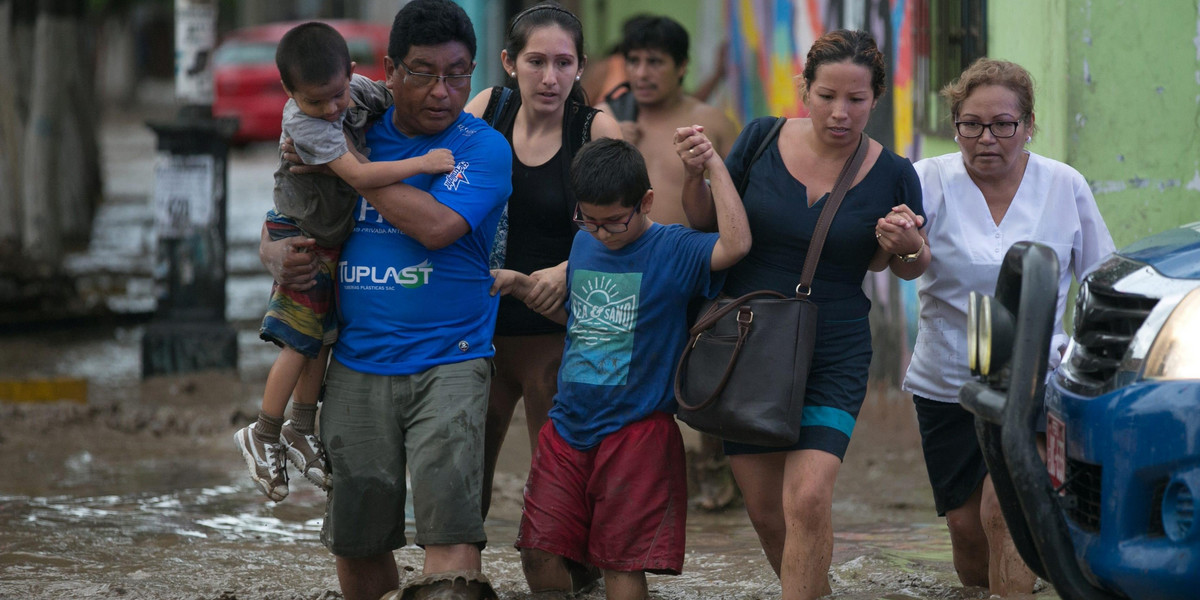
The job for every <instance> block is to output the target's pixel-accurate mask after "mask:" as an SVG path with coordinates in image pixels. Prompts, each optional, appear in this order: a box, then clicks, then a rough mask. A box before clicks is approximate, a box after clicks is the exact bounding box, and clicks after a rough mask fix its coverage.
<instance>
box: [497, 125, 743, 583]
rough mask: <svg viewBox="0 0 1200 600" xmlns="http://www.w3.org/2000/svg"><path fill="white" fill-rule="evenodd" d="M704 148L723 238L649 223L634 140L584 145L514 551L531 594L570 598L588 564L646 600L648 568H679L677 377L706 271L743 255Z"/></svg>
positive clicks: (505, 288) (508, 280)
mask: <svg viewBox="0 0 1200 600" xmlns="http://www.w3.org/2000/svg"><path fill="white" fill-rule="evenodd" d="M677 142H678V140H677ZM703 147H704V148H706V150H705V152H707V153H708V156H707V157H706V162H705V166H706V167H707V168H708V170H709V172H710V177H711V180H712V183H711V186H712V189H713V195H714V197H715V206H716V210H717V226H718V232H717V233H701V232H698V231H694V230H691V229H688V228H685V227H682V226H680V225H659V224H657V223H654V222H653V221H651V220H650V216H649V213H650V209H651V207H652V205H653V204H654V192H653V191H652V190H651V189H650V180H649V177H648V176H647V174H646V163H645V161H644V160H643V159H642V155H641V154H640V153H639V152H638V150H637V148H635V147H633V146H632V145H630V144H629V143H628V142H624V141H620V140H612V139H600V140H595V141H592V142H590V143H588V144H586V145H585V146H583V148H582V149H580V151H579V153H578V154H577V155H576V156H575V159H574V161H573V164H572V168H571V187H572V189H573V191H574V194H575V199H576V200H577V201H578V204H577V205H576V208H575V217H574V218H575V223H576V224H577V225H578V226H579V228H580V229H581V230H582V232H580V233H577V234H576V236H575V240H574V243H573V245H572V246H571V254H570V258H569V260H568V262H567V265H568V266H567V284H568V285H567V287H568V289H567V298H565V303H564V304H563V306H562V307H560V308H558V309H557V310H556V311H554V313H551V314H547V315H546V316H547V317H550V318H553V319H557V320H558V321H559V322H564V323H566V325H567V340H566V347H565V349H564V351H563V359H562V366H561V368H560V369H559V374H558V393H557V395H555V397H554V405H553V407H552V408H551V409H550V421H549V422H548V423H547V424H546V425H545V426H544V427H543V428H542V430H541V432H540V434H539V437H538V445H537V451H536V452H535V454H534V457H533V463H532V466H531V468H530V473H529V480H528V482H527V484H526V486H525V506H524V509H523V511H522V514H521V526H520V532H519V534H518V537H517V542H516V546H517V548H519V549H520V550H521V562H522V566H523V568H524V571H525V578H526V580H527V581H528V582H529V587H530V588H531V590H532V591H534V592H543V591H561V592H574V591H578V589H579V588H580V587H581V586H582V584H583V583H586V582H585V581H583V579H584V573H585V572H586V570H587V569H586V568H584V567H583V566H582V565H594V566H595V567H597V568H599V569H600V570H601V572H602V573H603V575H604V584H605V591H606V594H607V597H608V598H609V599H635V598H636V599H641V598H645V597H646V594H647V587H646V573H647V572H650V573H667V574H678V573H679V572H680V571H681V570H682V568H683V550H684V520H685V518H686V516H687V481H686V476H685V472H684V451H683V439H682V437H681V436H680V433H679V426H678V425H677V424H676V423H675V419H674V418H673V417H672V414H673V413H674V412H675V406H676V405H675V398H674V395H673V391H672V385H671V380H672V376H673V374H674V370H675V363H676V362H677V361H678V359H679V356H680V354H681V353H682V352H683V345H684V343H685V341H686V340H687V336H688V333H687V329H688V324H687V316H686V315H687V306H688V301H689V300H691V299H692V298H693V297H694V296H697V295H704V296H706V297H710V298H711V297H714V296H716V294H717V292H718V291H719V290H720V289H721V284H722V283H723V280H724V277H723V275H720V274H716V273H714V272H715V271H721V270H723V269H726V268H728V267H730V266H732V265H733V264H734V263H736V262H737V261H738V260H739V259H741V258H742V257H743V256H745V254H746V253H747V252H748V251H749V250H750V233H749V226H748V225H747V223H746V213H745V211H744V210H743V208H742V204H741V201H740V200H739V199H738V196H737V192H736V191H735V189H734V186H733V183H732V181H730V178H729V173H728V172H727V171H726V170H725V165H724V163H723V162H722V161H721V158H720V157H719V156H717V155H716V153H715V152H713V151H712V149H711V144H709V143H708V142H707V141H705V142H704V146H703ZM698 152H699V151H698ZM494 275H495V278H496V283H495V284H494V287H493V290H494V291H495V292H499V293H511V294H513V295H514V296H516V297H517V298H519V299H524V297H525V295H526V294H527V293H529V292H530V291H531V289H532V286H533V282H532V281H531V280H530V279H529V278H528V276H526V275H522V274H520V273H516V272H513V271H506V270H497V271H494Z"/></svg>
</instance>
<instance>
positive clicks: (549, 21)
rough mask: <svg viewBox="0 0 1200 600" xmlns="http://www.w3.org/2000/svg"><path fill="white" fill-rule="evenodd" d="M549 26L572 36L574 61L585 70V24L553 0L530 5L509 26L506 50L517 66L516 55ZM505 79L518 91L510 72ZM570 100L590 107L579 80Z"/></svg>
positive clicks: (572, 87) (568, 97)
mask: <svg viewBox="0 0 1200 600" xmlns="http://www.w3.org/2000/svg"><path fill="white" fill-rule="evenodd" d="M550 25H557V26H559V27H561V28H562V29H563V31H565V32H567V34H568V35H570V36H571V40H572V41H574V42H575V61H576V63H577V64H578V65H579V68H581V69H582V68H583V62H584V55H583V24H582V23H580V22H579V17H576V16H575V14H574V13H572V12H571V11H569V10H567V9H565V8H563V7H562V6H561V5H559V3H557V2H553V1H547V2H542V3H541V4H536V5H534V6H531V7H529V8H527V9H525V10H523V11H521V12H520V13H518V14H517V16H515V17H513V20H512V23H511V24H509V26H508V37H507V38H506V39H505V40H504V49H505V50H507V51H508V56H509V57H510V58H511V59H512V61H513V62H514V63H515V62H516V61H517V55H518V54H520V53H521V51H522V50H524V49H525V45H526V44H528V43H529V37H530V36H531V35H533V32H534V30H536V29H540V28H542V27H547V26H550ZM505 77H507V78H508V85H509V87H512V88H513V89H516V87H517V81H516V79H515V78H513V77H511V76H509V75H508V74H507V73H505ZM567 99H568V100H574V101H575V102H578V103H579V104H582V105H584V106H587V105H588V104H589V102H588V99H587V93H585V92H584V91H583V85H582V84H580V82H579V81H578V80H576V81H575V82H574V84H572V85H571V92H570V94H568V95H567Z"/></svg>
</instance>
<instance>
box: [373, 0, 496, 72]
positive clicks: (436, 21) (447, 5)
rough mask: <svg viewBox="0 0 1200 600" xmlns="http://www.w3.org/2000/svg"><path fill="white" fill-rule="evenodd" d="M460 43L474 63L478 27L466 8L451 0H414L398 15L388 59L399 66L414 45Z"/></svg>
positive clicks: (394, 22) (389, 46) (390, 36)
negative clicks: (473, 22)
mask: <svg viewBox="0 0 1200 600" xmlns="http://www.w3.org/2000/svg"><path fill="white" fill-rule="evenodd" d="M446 42H461V43H462V44H463V45H464V46H466V47H467V52H468V53H470V55H471V60H475V27H474V26H472V25H471V17H469V16H467V12H466V11H465V10H463V8H462V7H461V6H459V5H457V4H455V3H453V2H451V1H450V0H413V1H412V2H409V3H408V4H405V5H404V8H401V9H400V11H399V12H397V13H396V18H395V20H393V21H392V33H391V34H390V35H389V36H388V56H389V57H391V59H392V62H395V63H397V64H399V62H400V61H402V60H404V57H406V56H408V51H409V49H410V48H412V47H413V46H436V45H438V44H445V43H446Z"/></svg>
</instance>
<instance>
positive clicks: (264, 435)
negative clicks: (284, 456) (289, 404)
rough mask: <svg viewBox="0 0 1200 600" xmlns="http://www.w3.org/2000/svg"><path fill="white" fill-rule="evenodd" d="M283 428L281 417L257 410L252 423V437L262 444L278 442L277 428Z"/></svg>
mask: <svg viewBox="0 0 1200 600" xmlns="http://www.w3.org/2000/svg"><path fill="white" fill-rule="evenodd" d="M282 428H283V417H272V416H270V415H267V414H266V413H264V412H262V411H259V413H258V422H257V423H255V424H254V437H255V438H257V439H258V441H260V442H262V443H264V444H278V443H279V430H280V429H282Z"/></svg>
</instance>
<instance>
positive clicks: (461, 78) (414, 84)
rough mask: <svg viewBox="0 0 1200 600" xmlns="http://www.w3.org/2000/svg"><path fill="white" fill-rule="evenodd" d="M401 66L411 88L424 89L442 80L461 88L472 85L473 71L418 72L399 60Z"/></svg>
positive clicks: (449, 86)
mask: <svg viewBox="0 0 1200 600" xmlns="http://www.w3.org/2000/svg"><path fill="white" fill-rule="evenodd" d="M397 62H399V63H400V66H401V67H404V84H405V85H407V86H408V87H410V88H415V89H424V88H427V87H431V86H433V84H434V83H436V82H438V81H441V82H442V83H445V84H446V87H448V88H453V89H456V90H461V89H463V88H465V87H470V86H471V73H463V74H461V75H434V74H433V73H417V72H416V71H413V70H412V69H410V68H408V65H406V64H404V61H402V60H401V61H397Z"/></svg>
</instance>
